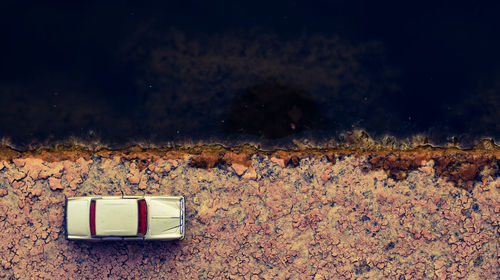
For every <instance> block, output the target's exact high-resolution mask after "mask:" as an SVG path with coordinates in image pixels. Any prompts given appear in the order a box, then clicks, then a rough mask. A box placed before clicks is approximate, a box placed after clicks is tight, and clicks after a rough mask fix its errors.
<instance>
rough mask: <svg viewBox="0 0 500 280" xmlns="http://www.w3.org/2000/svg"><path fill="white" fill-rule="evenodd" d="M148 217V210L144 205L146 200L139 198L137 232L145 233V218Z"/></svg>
mask: <svg viewBox="0 0 500 280" xmlns="http://www.w3.org/2000/svg"><path fill="white" fill-rule="evenodd" d="M147 219H148V210H147V207H146V201H144V200H139V229H138V230H139V233H140V234H142V235H146V231H147V221H148V220H147Z"/></svg>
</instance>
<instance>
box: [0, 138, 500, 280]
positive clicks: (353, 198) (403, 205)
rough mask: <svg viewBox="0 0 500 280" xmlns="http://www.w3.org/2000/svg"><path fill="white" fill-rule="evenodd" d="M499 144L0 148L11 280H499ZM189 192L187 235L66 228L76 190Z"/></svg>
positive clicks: (0, 194)
mask: <svg viewBox="0 0 500 280" xmlns="http://www.w3.org/2000/svg"><path fill="white" fill-rule="evenodd" d="M499 158H500V153H499V152H498V150H497V149H480V150H473V151H460V150H453V149H444V150H437V149H429V150H415V151H409V152H408V151H407V152H402V151H401V152H394V151H392V152H391V151H377V152H346V151H335V150H333V151H304V152H284V151H281V152H269V153H267V152H243V151H238V150H233V151H230V150H226V149H222V150H217V151H213V150H209V149H207V151H204V150H203V148H200V149H198V150H191V151H175V150H168V151H161V150H156V151H151V150H148V151H141V150H140V149H139V150H138V149H135V150H133V149H132V150H126V151H125V150H124V151H106V150H101V151H98V152H90V151H85V150H78V149H75V150H73V151H38V152H25V153H20V152H15V151H12V150H4V151H3V153H2V157H1V159H0V224H1V228H2V231H1V232H0V252H2V253H1V254H0V278H7V279H9V278H14V279H91V278H92V279H105V278H109V279H130V278H135V279H139V278H140V279H162V278H163V279H212V278H213V279H224V278H227V279H252V280H253V279H384V278H387V279H407V280H408V279H495V278H497V277H499V273H500V270H499V267H500V253H499V246H500V245H499V241H500V238H499V230H500V229H499V226H500V178H499V176H498V175H499V169H498V160H499ZM122 192H123V193H125V194H151V195H184V196H185V198H186V238H185V239H184V240H182V241H176V242H129V243H124V242H109V243H91V242H74V241H68V240H66V239H65V228H64V209H65V208H64V207H65V198H66V197H71V196H85V195H121V193H122Z"/></svg>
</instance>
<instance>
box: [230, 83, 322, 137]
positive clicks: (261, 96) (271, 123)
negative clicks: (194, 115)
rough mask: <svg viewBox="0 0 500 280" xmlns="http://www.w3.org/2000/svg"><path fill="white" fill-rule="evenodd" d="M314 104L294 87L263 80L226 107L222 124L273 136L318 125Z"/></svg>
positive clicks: (264, 135)
mask: <svg viewBox="0 0 500 280" xmlns="http://www.w3.org/2000/svg"><path fill="white" fill-rule="evenodd" d="M320 121H321V119H320V116H319V113H318V108H317V106H316V104H315V103H314V101H313V100H311V99H310V97H309V94H308V93H307V92H306V91H305V90H303V89H300V88H298V87H293V86H289V85H286V84H284V83H279V82H264V83H261V84H258V85H256V86H252V87H250V88H248V89H246V90H245V91H244V92H243V94H242V95H241V96H239V97H237V98H236V100H235V102H234V103H233V104H232V105H231V106H230V107H229V110H228V113H227V118H226V120H225V122H224V125H223V128H224V130H225V131H226V132H229V133H243V134H254V135H258V136H263V137H265V138H269V139H276V138H282V137H285V136H288V135H290V134H294V133H298V132H300V131H303V130H307V129H314V128H318V127H319V124H320Z"/></svg>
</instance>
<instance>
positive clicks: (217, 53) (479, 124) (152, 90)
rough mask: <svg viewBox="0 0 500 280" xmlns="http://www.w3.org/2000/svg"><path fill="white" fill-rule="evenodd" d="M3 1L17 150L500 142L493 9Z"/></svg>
mask: <svg viewBox="0 0 500 280" xmlns="http://www.w3.org/2000/svg"><path fill="white" fill-rule="evenodd" d="M385 3H386V4H384V5H381V4H379V3H375V2H373V1H365V0H359V1H317V2H315V3H314V4H313V3H310V2H306V1H302V2H300V1H273V3H268V2H267V1H251V2H248V3H239V2H238V3H236V2H234V1H220V2H218V3H217V4H214V3H210V2H206V1H182V3H171V2H169V1H157V2H149V4H144V3H123V2H122V1H106V3H100V2H98V1H90V2H82V3H69V2H67V1H50V2H47V3H39V2H35V1H33V2H32V3H20V2H17V1H6V2H3V3H2V4H1V9H0V10H1V11H2V12H1V13H2V16H1V17H0V24H1V26H2V28H1V32H2V38H3V40H2V41H3V43H2V44H1V45H0V51H1V60H2V62H1V63H0V97H1V104H2V106H0V137H1V138H2V139H3V143H8V144H10V145H12V146H14V147H17V148H21V149H22V148H29V147H36V146H39V145H52V144H55V143H61V142H62V143H64V142H71V143H74V142H79V141H80V142H83V143H92V142H99V143H102V144H104V145H107V146H110V147H122V146H127V145H131V144H137V143H142V144H153V145H165V144H166V143H222V144H226V145H232V144H239V143H246V142H253V143H260V142H263V143H266V144H267V145H277V146H279V145H283V143H288V142H291V140H293V139H308V140H310V141H313V142H316V143H319V144H321V143H322V141H325V142H327V141H337V142H339V143H340V142H342V141H343V137H342V135H345V134H346V133H347V134H349V133H350V132H351V131H353V130H363V131H366V132H367V133H368V135H370V136H371V137H373V138H375V139H381V138H382V137H384V136H386V135H390V136H394V137H395V138H396V139H405V138H408V137H410V138H411V137H413V136H415V135H422V136H423V137H425V138H426V139H428V140H426V141H428V142H429V143H431V144H440V145H442V144H445V143H450V142H451V143H458V144H463V145H464V146H467V145H469V146H470V145H472V144H474V143H476V142H477V141H479V140H480V139H483V138H493V139H494V140H496V141H497V143H498V139H499V138H500V122H499V120H500V98H499V91H500V72H499V71H500V70H499V69H500V67H499V66H500V53H499V52H498V49H500V36H498V31H499V27H500V24H499V20H498V16H497V15H498V12H499V11H500V4H499V3H498V2H493V1H490V2H483V3H470V2H467V3H466V2H465V1H453V2H452V3H451V2H450V3H447V4H436V3H432V4H431V5H427V4H424V3H420V2H419V3H415V4H408V3H402V2H396V1H394V3H389V2H385Z"/></svg>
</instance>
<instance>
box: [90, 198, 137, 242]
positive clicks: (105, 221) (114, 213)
mask: <svg viewBox="0 0 500 280" xmlns="http://www.w3.org/2000/svg"><path fill="white" fill-rule="evenodd" d="M138 215H139V214H138V204H137V199H97V200H96V212H95V221H96V222H95V223H96V224H95V226H96V235H99V236H110V235H111V236H135V235H137V230H138V219H139V217H138Z"/></svg>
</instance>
